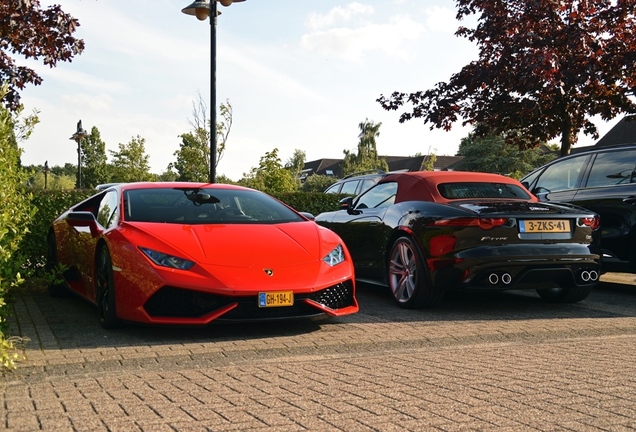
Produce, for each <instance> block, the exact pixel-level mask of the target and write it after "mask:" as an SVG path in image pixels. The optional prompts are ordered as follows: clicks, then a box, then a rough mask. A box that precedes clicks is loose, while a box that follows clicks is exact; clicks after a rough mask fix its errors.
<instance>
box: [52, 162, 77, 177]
mask: <svg viewBox="0 0 636 432" xmlns="http://www.w3.org/2000/svg"><path fill="white" fill-rule="evenodd" d="M51 173H52V174H55V175H65V176H68V177H73V178H76V177H77V165H75V164H72V163H70V162H66V163H65V164H64V166H59V165H54V166H52V167H51Z"/></svg>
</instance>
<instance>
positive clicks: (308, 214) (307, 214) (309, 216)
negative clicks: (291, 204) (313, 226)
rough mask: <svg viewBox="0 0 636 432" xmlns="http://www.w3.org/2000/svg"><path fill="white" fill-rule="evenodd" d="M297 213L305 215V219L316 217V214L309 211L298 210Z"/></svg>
mask: <svg viewBox="0 0 636 432" xmlns="http://www.w3.org/2000/svg"><path fill="white" fill-rule="evenodd" d="M298 213H300V214H301V215H303V216H305V217H306V218H307V219H309V220H311V221H312V220H315V219H316V216H314V215H312V214H311V213H309V212H298Z"/></svg>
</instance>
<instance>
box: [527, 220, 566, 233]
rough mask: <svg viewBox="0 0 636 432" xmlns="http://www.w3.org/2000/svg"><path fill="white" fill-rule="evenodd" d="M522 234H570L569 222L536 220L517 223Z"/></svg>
mask: <svg viewBox="0 0 636 432" xmlns="http://www.w3.org/2000/svg"><path fill="white" fill-rule="evenodd" d="M519 228H520V230H521V232H522V233H562V232H570V221H569V220H558V219H538V220H522V221H519Z"/></svg>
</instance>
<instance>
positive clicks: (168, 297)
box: [144, 286, 235, 318]
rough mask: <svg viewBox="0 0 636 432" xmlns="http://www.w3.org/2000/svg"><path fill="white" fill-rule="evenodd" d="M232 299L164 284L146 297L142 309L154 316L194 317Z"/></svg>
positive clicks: (223, 304)
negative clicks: (150, 295)
mask: <svg viewBox="0 0 636 432" xmlns="http://www.w3.org/2000/svg"><path fill="white" fill-rule="evenodd" d="M234 301H235V300H234V299H233V298H231V297H225V296H219V295H215V294H210V293H204V292H200V291H192V290H187V289H183V288H175V287H170V286H165V287H162V288H161V289H159V290H158V291H157V292H156V293H155V294H154V295H153V296H152V297H150V298H149V299H148V301H147V302H146V304H145V305H144V309H145V310H146V312H147V313H148V315H150V316H155V317H184V318H196V317H200V316H203V315H205V314H208V313H210V312H212V311H214V310H216V309H219V308H222V307H223V306H226V305H228V304H231V303H233V302H234Z"/></svg>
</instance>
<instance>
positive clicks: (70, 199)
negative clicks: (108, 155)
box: [21, 189, 96, 277]
mask: <svg viewBox="0 0 636 432" xmlns="http://www.w3.org/2000/svg"><path fill="white" fill-rule="evenodd" d="M95 192H96V191H95V190H93V189H67V190H52V189H34V190H33V191H32V194H31V195H32V197H31V204H32V206H33V207H34V208H35V209H37V213H36V215H35V217H34V218H33V220H32V221H31V224H30V225H29V232H28V233H27V234H26V235H25V236H24V239H23V242H22V246H21V250H22V251H23V253H25V255H26V257H27V261H26V266H27V267H28V270H29V271H30V272H31V274H32V275H33V276H35V277H44V276H46V275H45V264H46V235H47V233H48V232H49V227H50V226H51V222H53V221H54V220H55V219H56V218H57V217H58V216H59V215H61V214H62V213H63V212H64V211H66V210H67V209H68V208H69V207H71V206H72V205H74V204H77V203H78V202H80V201H82V200H84V199H85V198H88V197H89V196H91V195H93V194H94V193H95Z"/></svg>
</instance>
